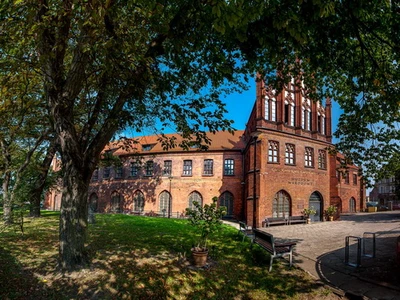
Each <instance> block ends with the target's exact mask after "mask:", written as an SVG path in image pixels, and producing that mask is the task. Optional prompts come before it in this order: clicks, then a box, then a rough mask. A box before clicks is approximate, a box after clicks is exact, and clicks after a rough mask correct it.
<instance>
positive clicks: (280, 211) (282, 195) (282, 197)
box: [272, 191, 290, 218]
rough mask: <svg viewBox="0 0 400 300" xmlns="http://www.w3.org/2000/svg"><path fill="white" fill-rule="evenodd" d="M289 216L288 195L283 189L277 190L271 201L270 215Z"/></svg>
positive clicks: (277, 216) (274, 216)
mask: <svg viewBox="0 0 400 300" xmlns="http://www.w3.org/2000/svg"><path fill="white" fill-rule="evenodd" d="M289 216H290V196H289V194H288V193H286V192H285V191H279V192H278V193H276V194H275V197H274V200H273V203H272V217H273V218H279V217H289Z"/></svg>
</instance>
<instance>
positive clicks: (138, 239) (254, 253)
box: [0, 214, 317, 299]
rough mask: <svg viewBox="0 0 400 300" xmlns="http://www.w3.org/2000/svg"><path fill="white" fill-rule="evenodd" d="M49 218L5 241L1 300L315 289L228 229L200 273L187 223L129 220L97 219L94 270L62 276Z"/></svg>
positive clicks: (221, 295)
mask: <svg viewBox="0 0 400 300" xmlns="http://www.w3.org/2000/svg"><path fill="white" fill-rule="evenodd" d="M51 217H52V218H49V221H47V220H46V218H43V219H42V221H43V222H44V223H36V222H41V221H36V220H35V222H32V223H31V224H30V226H31V227H30V231H29V230H28V233H27V234H26V235H25V237H24V239H21V240H20V241H16V240H14V239H12V238H9V239H8V240H7V249H8V250H7V251H4V249H3V251H2V252H0V255H1V257H0V258H1V259H2V261H1V262H3V261H4V262H8V264H9V268H7V269H9V270H13V271H7V273H2V275H1V276H2V277H1V278H0V279H1V280H2V282H4V280H7V278H8V277H9V276H11V277H14V278H15V281H14V282H13V283H12V284H11V285H10V286H9V288H8V289H7V290H4V289H3V290H2V291H1V293H3V294H0V296H4V297H0V298H5V299H7V298H10V299H24V297H25V295H29V296H30V295H33V296H34V297H30V298H31V299H89V298H90V299H122V298H124V299H167V298H171V299H233V298H238V297H239V298H240V299H283V298H289V297H291V296H295V295H297V294H301V293H311V292H312V291H313V290H315V289H316V288H317V285H316V284H315V283H314V282H313V281H312V280H310V279H309V278H308V277H307V276H305V274H304V272H302V271H301V270H298V269H296V268H292V269H289V268H288V266H287V262H284V263H282V264H280V263H274V269H273V270H272V272H268V264H269V256H268V254H266V252H265V251H263V250H262V249H260V248H257V247H253V249H252V250H251V249H250V243H249V240H246V241H245V242H242V237H241V236H239V235H238V234H237V229H234V228H232V227H229V226H224V227H223V229H222V230H221V231H220V232H218V234H216V235H215V237H214V238H213V239H212V241H211V242H210V245H209V247H210V255H209V256H210V257H209V261H208V266H207V267H206V268H200V269H195V268H193V267H191V264H190V248H191V245H192V244H193V242H194V234H195V233H194V231H193V228H192V227H190V226H189V224H188V222H187V220H178V219H161V218H149V217H140V216H124V215H98V217H97V223H96V224H94V225H90V227H89V244H88V250H89V253H90V255H91V257H92V264H91V266H90V267H89V268H86V269H82V270H80V271H77V272H71V273H66V274H60V273H57V272H56V271H55V270H56V258H57V243H58V242H57V239H58V236H57V233H56V231H57V230H56V229H57V227H55V226H56V225H55V224H56V223H57V222H56V218H57V217H58V215H57V214H55V215H53V216H51ZM46 221H47V222H46ZM35 224H36V225H35ZM46 224H50V225H46ZM39 229H40V230H39ZM11 250H12V251H11ZM11 252H12V253H13V254H11ZM17 258H18V260H21V259H22V260H23V261H24V262H23V263H19V262H18V261H17ZM2 269H4V268H2ZM21 290H22V291H21ZM27 291H31V292H27ZM25 299H26V298H25Z"/></svg>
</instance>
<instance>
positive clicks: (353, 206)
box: [349, 197, 356, 212]
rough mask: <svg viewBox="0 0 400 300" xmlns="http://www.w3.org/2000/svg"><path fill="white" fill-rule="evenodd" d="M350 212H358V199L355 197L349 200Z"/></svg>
mask: <svg viewBox="0 0 400 300" xmlns="http://www.w3.org/2000/svg"><path fill="white" fill-rule="evenodd" d="M349 212H356V199H354V198H353V197H351V198H350V200H349Z"/></svg>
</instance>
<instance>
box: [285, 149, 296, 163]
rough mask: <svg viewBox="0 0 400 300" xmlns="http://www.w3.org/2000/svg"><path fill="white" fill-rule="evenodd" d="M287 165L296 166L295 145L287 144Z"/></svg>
mask: <svg viewBox="0 0 400 300" xmlns="http://www.w3.org/2000/svg"><path fill="white" fill-rule="evenodd" d="M285 164H287V165H294V164H295V146H294V145H293V144H286V149H285Z"/></svg>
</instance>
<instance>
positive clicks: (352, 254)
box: [262, 211, 400, 300]
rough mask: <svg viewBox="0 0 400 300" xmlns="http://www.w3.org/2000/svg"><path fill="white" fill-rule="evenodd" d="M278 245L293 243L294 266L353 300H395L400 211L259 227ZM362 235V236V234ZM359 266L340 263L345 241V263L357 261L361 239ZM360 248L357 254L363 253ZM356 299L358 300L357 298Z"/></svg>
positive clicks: (399, 284)
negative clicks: (269, 234)
mask: <svg viewBox="0 0 400 300" xmlns="http://www.w3.org/2000/svg"><path fill="white" fill-rule="evenodd" d="M262 230H265V231H267V232H269V233H271V234H273V235H274V237H275V238H276V239H277V240H278V241H295V242H296V243H297V245H296V248H295V258H294V262H295V264H297V265H298V266H299V267H300V268H302V269H304V270H305V271H307V272H309V273H310V274H311V275H313V276H314V277H316V278H319V279H320V280H322V281H324V282H325V283H326V284H329V285H331V286H333V287H336V288H338V289H339V290H341V291H343V293H344V294H346V295H347V296H348V297H349V298H354V297H356V298H354V299H390V300H394V299H399V300H400V267H399V265H398V264H397V238H398V237H399V236H400V211H392V212H377V213H356V214H349V215H342V216H341V220H340V221H334V222H318V223H313V224H304V225H302V224H301V225H286V226H271V227H268V228H263V229H262ZM366 232H367V234H365V235H364V233H366ZM372 233H375V238H376V247H375V249H376V255H375V257H366V256H363V255H362V256H361V261H360V263H361V265H360V266H359V267H352V266H349V265H346V264H345V241H346V237H347V236H352V237H354V238H349V248H348V249H349V262H350V263H354V264H355V263H357V237H363V236H364V237H365V239H364V243H365V254H367V255H368V254H371V255H372V254H373V243H372V236H373V235H372ZM363 253H364V251H363V247H361V254H363ZM357 297H358V298H357Z"/></svg>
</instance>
